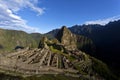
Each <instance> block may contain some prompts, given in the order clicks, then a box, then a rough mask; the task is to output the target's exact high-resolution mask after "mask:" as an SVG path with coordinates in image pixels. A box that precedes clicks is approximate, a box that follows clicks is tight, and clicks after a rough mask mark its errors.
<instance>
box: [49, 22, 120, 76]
mask: <svg viewBox="0 0 120 80" xmlns="http://www.w3.org/2000/svg"><path fill="white" fill-rule="evenodd" d="M69 30H70V31H71V32H72V33H74V34H77V35H79V37H81V38H79V37H78V39H77V40H79V39H80V44H79V43H78V45H79V46H81V47H80V50H82V51H84V52H87V53H88V54H90V55H92V56H94V57H96V58H98V59H100V60H102V61H103V62H106V63H107V64H108V65H109V66H110V67H111V68H112V70H113V71H114V72H115V73H116V74H117V75H118V76H119V75H120V69H119V67H120V63H119V60H120V59H119V57H120V55H119V53H120V47H119V45H120V37H119V34H120V32H119V31H120V20H118V21H114V22H110V23H108V24H107V25H105V26H102V25H99V24H90V25H74V26H72V27H69ZM58 31H59V29H55V30H52V31H50V32H48V33H47V34H51V35H53V36H55V35H56V34H57V33H58ZM81 35H82V36H81ZM86 42H87V47H84V46H85V43H86ZM91 43H92V44H91Z"/></svg>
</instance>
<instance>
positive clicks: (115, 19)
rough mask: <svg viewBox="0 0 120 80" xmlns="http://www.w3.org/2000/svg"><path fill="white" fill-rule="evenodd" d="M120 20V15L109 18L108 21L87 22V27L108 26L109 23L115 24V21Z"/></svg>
mask: <svg viewBox="0 0 120 80" xmlns="http://www.w3.org/2000/svg"><path fill="white" fill-rule="evenodd" d="M119 19H120V15H118V16H113V17H110V18H107V19H99V20H95V21H87V22H85V24H86V25H88V24H100V25H106V24H108V23H109V22H113V21H117V20H119Z"/></svg>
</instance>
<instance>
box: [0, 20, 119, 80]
mask: <svg viewBox="0 0 120 80" xmlns="http://www.w3.org/2000/svg"><path fill="white" fill-rule="evenodd" d="M119 30H120V20H118V21H114V22H110V23H108V24H106V25H104V26H102V25H99V24H94V25H92V24H90V25H74V26H72V27H69V28H68V29H67V28H66V27H65V26H63V27H62V28H61V29H55V30H52V31H50V32H48V33H46V34H40V33H31V34H28V33H26V32H23V31H16V30H4V29H0V53H1V54H3V53H4V54H5V53H6V55H7V56H9V55H8V54H9V53H12V54H13V55H14V54H15V56H9V57H11V58H12V57H13V58H14V59H20V60H24V59H26V60H25V64H24V61H23V62H21V64H24V65H26V66H28V64H29V63H28V64H26V62H29V61H30V60H31V62H34V61H37V62H35V63H39V59H42V57H39V56H38V57H37V58H34V59H32V58H33V57H32V55H33V56H34V54H35V55H37V54H38V53H40V52H41V51H40V52H39V48H40V50H43V52H45V54H46V56H47V55H48V54H50V53H49V52H51V53H52V54H53V57H54V56H57V57H58V56H59V54H60V56H59V57H58V58H60V60H62V59H61V58H63V57H64V56H65V60H66V61H67V59H68V60H70V61H71V60H73V61H71V62H72V63H74V62H75V61H76V64H74V66H72V67H74V68H75V69H77V70H78V71H79V73H80V74H81V75H82V77H83V74H84V75H85V74H86V75H88V76H94V77H92V78H91V79H93V78H96V79H98V78H100V79H102V78H104V79H108V80H110V79H111V80H112V79H116V78H115V77H114V75H113V74H112V72H113V73H115V74H116V75H117V76H118V77H119V76H120V69H119V67H120V65H119V53H120V51H119V49H120V47H119V45H120V42H119V41H120V37H119V34H120V32H119ZM45 36H46V37H47V38H48V39H47V38H46V37H45ZM42 37H43V38H42ZM26 47H29V48H32V49H33V52H34V53H32V49H30V50H27V52H26V53H28V54H30V55H31V56H27V55H24V52H20V54H17V53H16V50H17V48H18V49H19V48H23V49H26ZM35 48H38V49H35ZM44 48H45V49H44ZM27 49H28V48H27ZM76 49H77V50H76ZM20 51H21V49H20ZM79 51H80V52H82V53H80V52H79ZM13 52H14V53H13ZM46 52H48V53H46ZM84 52H85V53H84ZM54 53H57V54H58V55H56V54H54ZM64 53H65V54H64ZM79 53H80V54H81V56H79ZM16 54H17V55H16ZM41 54H42V53H41ZM84 54H85V55H84ZM61 55H62V56H61ZM69 55H70V57H68V56H69ZM83 55H84V57H85V56H87V57H88V58H87V57H86V58H85V61H84V59H83V63H79V61H78V60H79V59H78V58H79V57H82V56H83ZM66 56H67V57H66ZM2 57H3V56H2ZM17 57H18V58H17ZM28 57H29V58H28ZM43 57H44V56H43ZM3 58H4V57H3ZM47 58H49V56H47ZM47 58H46V59H45V63H46V60H47ZM4 59H6V58H4ZM14 59H13V60H14ZM27 59H28V60H27ZM53 59H55V61H56V57H55V58H53ZM98 59H100V60H102V61H103V62H102V61H100V60H98ZM74 60H75V61H74ZM9 61H11V60H9V59H8V62H9ZM42 61H44V60H42ZM51 61H52V60H51ZM77 61H78V62H77ZM89 61H91V62H89ZM31 62H30V65H32V64H33V63H31ZM52 62H53V63H54V60H53V61H52ZM87 62H88V63H87ZM104 62H105V63H107V65H108V66H109V67H108V66H107V65H106V64H105V63H104ZM3 64H4V63H3ZM5 64H6V63H5ZM13 64H14V63H13ZM21 64H18V65H21ZM61 64H62V65H63V64H64V65H63V66H64V68H65V64H66V63H63V62H61ZM67 64H68V63H67ZM87 64H88V65H87ZM90 64H91V65H90ZM7 65H8V64H7ZM36 65H37V64H36ZM44 65H46V64H44ZM53 65H54V64H53ZM53 65H52V64H51V66H53ZM68 65H70V64H68ZM31 68H32V67H31ZM74 68H73V69H74ZM109 68H110V69H109ZM86 70H87V71H86ZM90 70H92V71H90ZM110 70H111V71H112V72H111V71H110ZM89 72H90V73H89ZM97 75H98V76H97ZM110 76H111V77H110ZM84 78H88V77H86V76H85V77H84Z"/></svg>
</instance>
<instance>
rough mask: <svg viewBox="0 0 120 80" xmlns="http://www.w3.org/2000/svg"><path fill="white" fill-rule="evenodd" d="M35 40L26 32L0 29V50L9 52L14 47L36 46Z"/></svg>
mask: <svg viewBox="0 0 120 80" xmlns="http://www.w3.org/2000/svg"><path fill="white" fill-rule="evenodd" d="M37 46H38V44H37V43H36V41H35V40H34V39H33V38H32V37H31V36H30V35H29V34H27V33H25V32H23V31H16V30H4V29H0V52H10V51H13V50H14V49H15V47H37Z"/></svg>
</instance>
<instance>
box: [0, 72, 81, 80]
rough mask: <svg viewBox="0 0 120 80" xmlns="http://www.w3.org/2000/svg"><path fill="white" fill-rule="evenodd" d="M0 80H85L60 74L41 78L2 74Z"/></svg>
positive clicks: (40, 76)
mask: <svg viewBox="0 0 120 80" xmlns="http://www.w3.org/2000/svg"><path fill="white" fill-rule="evenodd" d="M0 80H83V79H80V78H76V77H70V76H65V75H60V74H59V75H50V74H46V75H39V76H29V77H21V76H12V75H8V74H3V73H0Z"/></svg>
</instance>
